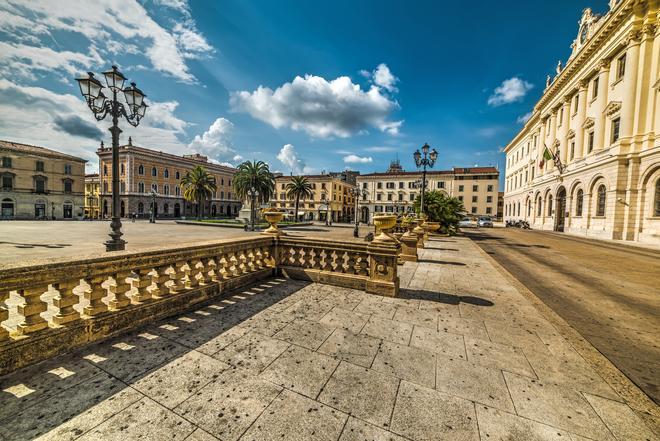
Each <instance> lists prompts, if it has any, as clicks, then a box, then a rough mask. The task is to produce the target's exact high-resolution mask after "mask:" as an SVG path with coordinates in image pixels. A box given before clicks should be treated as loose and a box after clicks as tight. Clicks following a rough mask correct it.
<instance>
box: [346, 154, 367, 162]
mask: <svg viewBox="0 0 660 441" xmlns="http://www.w3.org/2000/svg"><path fill="white" fill-rule="evenodd" d="M373 161H374V160H373V158H372V157H371V156H358V155H353V154H351V155H346V156H344V162H345V163H346V164H368V163H370V162H373Z"/></svg>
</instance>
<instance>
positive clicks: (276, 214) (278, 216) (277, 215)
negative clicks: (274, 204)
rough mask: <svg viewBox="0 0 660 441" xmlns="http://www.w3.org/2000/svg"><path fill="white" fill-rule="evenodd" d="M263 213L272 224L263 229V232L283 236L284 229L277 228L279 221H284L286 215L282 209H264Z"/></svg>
mask: <svg viewBox="0 0 660 441" xmlns="http://www.w3.org/2000/svg"><path fill="white" fill-rule="evenodd" d="M261 215H262V216H263V218H264V219H266V222H268V223H269V224H270V226H269V227H268V228H267V229H266V230H265V231H262V233H261V234H272V235H277V236H282V235H284V233H283V232H282V230H280V229H279V228H277V223H278V222H281V221H282V217H284V213H282V212H281V211H277V210H273V209H270V210H264V211H263V212H262V213H261Z"/></svg>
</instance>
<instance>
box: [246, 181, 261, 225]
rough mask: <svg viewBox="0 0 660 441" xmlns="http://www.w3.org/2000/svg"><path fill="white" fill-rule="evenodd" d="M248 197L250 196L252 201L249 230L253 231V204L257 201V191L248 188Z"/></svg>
mask: <svg viewBox="0 0 660 441" xmlns="http://www.w3.org/2000/svg"><path fill="white" fill-rule="evenodd" d="M248 196H250V198H251V199H252V204H251V205H250V229H251V230H252V231H254V218H255V217H256V216H255V214H256V213H255V212H254V204H255V201H256V199H257V196H259V191H258V190H257V189H256V188H254V187H250V189H249V190H248Z"/></svg>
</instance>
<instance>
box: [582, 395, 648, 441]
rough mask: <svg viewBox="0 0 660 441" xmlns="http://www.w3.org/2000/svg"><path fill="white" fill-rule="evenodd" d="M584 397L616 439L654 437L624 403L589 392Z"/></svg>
mask: <svg viewBox="0 0 660 441" xmlns="http://www.w3.org/2000/svg"><path fill="white" fill-rule="evenodd" d="M585 398H586V399H587V401H589V404H591V407H593V408H594V409H595V410H596V413H597V414H598V415H599V416H600V417H601V419H602V420H603V421H604V422H605V425H606V426H607V427H608V428H609V429H610V431H611V432H612V433H613V434H614V436H615V437H616V439H620V440H626V441H651V440H653V439H656V438H655V434H653V432H651V430H649V429H648V428H647V427H646V425H645V424H644V423H643V422H642V421H641V420H640V419H639V417H638V416H637V415H636V414H635V412H633V411H632V409H630V407H628V406H626V405H625V404H622V403H619V402H617V401H612V400H608V399H607V398H601V397H597V396H594V395H589V394H585Z"/></svg>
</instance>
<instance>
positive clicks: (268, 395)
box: [174, 371, 282, 441]
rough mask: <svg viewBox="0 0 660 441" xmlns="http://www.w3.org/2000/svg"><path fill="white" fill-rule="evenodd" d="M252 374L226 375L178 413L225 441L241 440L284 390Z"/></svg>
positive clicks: (177, 411) (211, 384)
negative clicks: (244, 433) (242, 435)
mask: <svg viewBox="0 0 660 441" xmlns="http://www.w3.org/2000/svg"><path fill="white" fill-rule="evenodd" d="M246 372H248V371H233V372H228V371H225V372H224V373H223V374H222V376H221V377H220V378H219V379H217V380H215V381H212V382H211V383H209V384H207V385H206V386H204V387H203V388H202V389H201V390H199V391H198V392H197V393H196V394H195V395H193V396H192V397H191V398H189V399H188V400H187V401H185V402H183V403H182V404H180V405H179V406H177V407H176V408H174V411H175V412H176V413H178V414H179V415H181V416H183V417H185V418H186V419H187V420H188V421H191V422H192V423H194V424H195V425H197V426H199V427H201V428H202V429H204V430H205V431H207V432H208V433H210V434H211V435H213V436H215V437H218V438H220V439H221V440H223V441H235V440H237V439H238V438H239V437H240V436H241V434H243V432H245V430H246V429H247V428H248V427H250V425H251V424H252V423H253V422H254V421H255V420H256V419H257V418H258V417H259V415H261V413H262V412H263V411H264V409H266V407H268V405H269V404H270V403H271V402H272V401H273V399H275V397H276V396H277V395H278V394H279V393H280V391H281V390H282V389H281V388H280V387H278V386H276V385H274V384H273V383H270V382H268V381H265V380H261V379H259V378H257V377H254V376H253V375H252V374H250V373H246Z"/></svg>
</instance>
